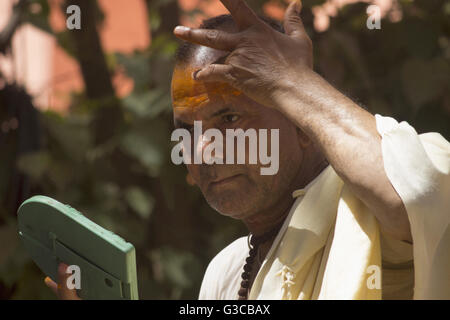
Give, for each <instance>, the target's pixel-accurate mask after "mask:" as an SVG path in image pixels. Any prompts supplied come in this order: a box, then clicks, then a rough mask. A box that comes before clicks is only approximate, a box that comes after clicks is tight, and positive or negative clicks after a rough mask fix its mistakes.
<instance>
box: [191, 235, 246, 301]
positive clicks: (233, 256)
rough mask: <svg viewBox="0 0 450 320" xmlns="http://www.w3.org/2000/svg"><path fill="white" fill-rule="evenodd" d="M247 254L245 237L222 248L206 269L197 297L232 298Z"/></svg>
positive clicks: (209, 298)
mask: <svg viewBox="0 0 450 320" xmlns="http://www.w3.org/2000/svg"><path fill="white" fill-rule="evenodd" d="M247 254H248V245H247V237H241V238H238V239H236V240H235V241H233V242H232V243H230V244H229V245H228V246H226V247H225V248H224V249H222V251H220V252H219V253H218V254H217V255H216V256H215V257H214V258H213V259H212V260H211V262H210V263H209V265H208V267H207V269H206V272H205V275H204V277H203V281H202V285H201V288H200V294H199V299H201V300H204V299H207V300H217V299H234V298H235V295H236V294H237V290H238V289H239V288H237V289H236V286H238V285H239V279H240V276H241V272H240V271H241V269H242V268H243V265H244V262H245V258H246V257H247Z"/></svg>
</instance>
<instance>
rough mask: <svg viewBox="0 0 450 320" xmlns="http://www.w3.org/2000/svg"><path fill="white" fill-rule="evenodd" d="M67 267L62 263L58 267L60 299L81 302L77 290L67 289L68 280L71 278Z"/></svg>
mask: <svg viewBox="0 0 450 320" xmlns="http://www.w3.org/2000/svg"><path fill="white" fill-rule="evenodd" d="M67 267H68V265H66V264H65V263H60V264H59V266H58V293H57V295H58V298H59V299H60V300H80V298H79V297H78V295H77V290H76V289H69V288H68V287H67V279H68V278H69V277H70V276H71V274H70V273H67V272H66V271H67Z"/></svg>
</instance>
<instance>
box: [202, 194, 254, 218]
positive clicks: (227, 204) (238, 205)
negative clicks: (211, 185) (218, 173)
mask: <svg viewBox="0 0 450 320" xmlns="http://www.w3.org/2000/svg"><path fill="white" fill-rule="evenodd" d="M205 198H206V201H207V202H208V204H209V205H210V206H211V207H212V208H213V209H214V210H216V211H217V212H219V213H220V214H222V215H224V216H228V217H231V218H233V219H238V220H242V219H244V218H246V217H248V216H251V215H252V214H254V212H255V211H257V210H255V208H256V207H257V206H256V205H255V202H258V201H256V199H255V198H254V197H252V195H251V194H249V193H246V192H242V191H238V192H232V191H224V192H221V193H220V194H218V195H208V196H207V197H205Z"/></svg>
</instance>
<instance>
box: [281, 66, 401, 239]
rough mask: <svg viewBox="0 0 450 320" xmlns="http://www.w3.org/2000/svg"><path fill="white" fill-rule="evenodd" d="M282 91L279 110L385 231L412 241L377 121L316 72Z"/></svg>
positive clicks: (305, 75) (285, 85)
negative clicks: (385, 159)
mask: <svg viewBox="0 0 450 320" xmlns="http://www.w3.org/2000/svg"><path fill="white" fill-rule="evenodd" d="M280 87H281V88H283V89H282V90H280V91H279V92H278V93H276V94H275V95H274V101H276V103H277V107H278V108H279V110H280V111H281V112H283V113H284V114H285V115H286V116H287V117H288V118H289V119H290V120H291V121H293V122H294V123H295V124H297V126H298V127H299V128H301V129H302V130H303V131H304V132H305V133H306V134H307V135H308V136H309V137H310V138H311V139H312V140H313V141H314V142H315V143H316V144H317V145H318V146H319V148H320V149H321V151H322V153H323V154H324V155H325V157H326V158H327V160H328V161H329V163H330V164H331V165H332V166H333V168H334V169H335V171H336V172H337V174H338V175H339V176H340V177H341V178H342V179H343V180H344V181H345V182H346V183H347V184H348V185H349V186H350V187H351V188H352V190H353V191H354V192H355V194H356V195H357V196H358V197H359V198H360V199H361V200H362V201H363V202H364V203H365V204H366V205H367V206H368V207H369V208H371V209H372V211H373V213H374V214H375V216H376V217H377V219H378V220H379V221H380V223H381V224H382V227H384V229H385V231H387V232H388V233H390V234H394V233H395V234H396V235H395V236H396V237H398V238H401V239H402V240H409V239H410V237H409V222H408V218H407V215H406V211H405V209H404V206H403V204H402V202H401V199H400V197H399V196H398V194H397V193H396V191H395V190H394V188H393V187H392V185H391V183H390V181H389V179H388V177H387V176H386V173H385V171H384V165H383V158H382V152H381V137H380V136H379V134H378V132H377V129H376V122H375V117H374V116H373V115H372V114H370V113H369V112H367V111H366V110H364V109H363V108H361V107H359V106H358V105H357V104H355V103H354V102H353V101H351V100H350V99H349V98H347V97H346V96H345V95H343V94H342V93H340V92H339V91H338V90H336V89H335V88H333V87H332V86H331V85H330V84H329V83H328V82H327V81H326V80H324V79H323V78H322V77H320V76H319V75H318V74H316V73H314V72H313V71H307V72H305V73H303V74H302V75H301V76H300V77H299V78H298V80H296V81H295V82H291V83H284V84H282V86H280Z"/></svg>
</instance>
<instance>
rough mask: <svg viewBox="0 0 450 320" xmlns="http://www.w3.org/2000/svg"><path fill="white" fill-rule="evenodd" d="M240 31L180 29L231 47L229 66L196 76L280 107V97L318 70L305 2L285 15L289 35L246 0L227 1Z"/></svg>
mask: <svg viewBox="0 0 450 320" xmlns="http://www.w3.org/2000/svg"><path fill="white" fill-rule="evenodd" d="M221 2H222V3H223V4H224V6H225V7H226V8H227V9H228V10H229V11H230V13H231V15H232V17H233V19H234V21H235V23H236V25H237V27H238V29H239V32H238V33H229V32H225V31H220V30H205V29H191V28H187V27H183V26H179V27H176V28H175V30H174V34H175V35H176V36H177V37H179V38H180V39H183V40H186V41H190V42H193V43H196V44H199V45H204V46H207V47H211V48H215V49H219V50H223V51H229V52H230V53H229V54H228V55H227V57H226V59H225V62H224V64H210V65H208V66H207V67H205V68H203V69H202V70H199V71H198V72H196V73H195V74H194V76H195V79H196V80H201V81H208V82H211V81H213V82H226V83H228V84H230V85H231V86H233V87H235V88H236V89H239V90H241V91H242V92H244V93H245V94H246V95H248V96H249V97H250V98H252V99H253V100H255V101H257V102H259V103H261V104H263V105H266V106H268V107H276V106H277V97H278V96H279V95H283V92H284V91H285V90H286V89H287V88H288V87H292V86H293V85H295V83H296V82H298V81H299V79H301V78H303V75H304V74H306V73H308V72H309V71H311V70H312V63H313V61H312V43H311V40H310V38H309V37H308V35H307V34H306V32H305V29H304V27H303V23H302V21H301V18H300V11H301V2H300V0H297V1H294V2H292V3H291V4H290V5H289V7H288V8H287V10H286V13H285V17H284V29H285V32H286V33H285V34H282V33H280V32H278V31H276V30H274V29H273V28H271V27H270V26H269V25H267V24H266V23H265V22H264V21H263V20H261V19H260V18H259V17H258V16H257V15H256V14H255V13H254V12H253V10H251V9H250V8H249V7H248V6H247V4H246V3H245V2H244V1H243V0H221Z"/></svg>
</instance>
